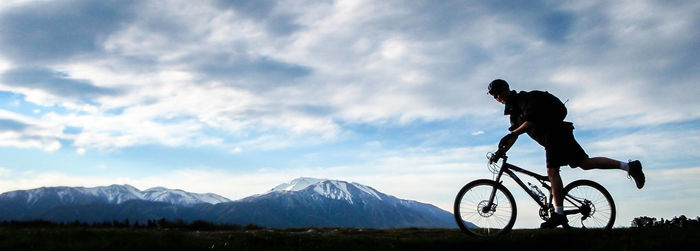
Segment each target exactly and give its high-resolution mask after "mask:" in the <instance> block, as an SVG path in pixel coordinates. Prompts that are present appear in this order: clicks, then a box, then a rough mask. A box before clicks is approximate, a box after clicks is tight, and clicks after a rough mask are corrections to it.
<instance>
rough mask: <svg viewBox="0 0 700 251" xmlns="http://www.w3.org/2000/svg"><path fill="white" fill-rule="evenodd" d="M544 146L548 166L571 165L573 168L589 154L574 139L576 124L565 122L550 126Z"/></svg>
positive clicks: (545, 134) (545, 136)
mask: <svg viewBox="0 0 700 251" xmlns="http://www.w3.org/2000/svg"><path fill="white" fill-rule="evenodd" d="M542 143H543V146H544V150H545V152H546V157H547V167H548V168H550V167H561V166H565V165H569V166H571V167H572V168H574V167H578V166H580V165H581V161H583V160H584V159H587V158H588V154H586V152H585V151H584V150H583V148H582V147H581V145H579V144H578V142H576V139H574V125H573V124H572V123H570V122H564V123H563V124H562V125H561V126H556V127H553V128H550V129H549V130H547V131H546V132H545V133H544V138H543V142H542Z"/></svg>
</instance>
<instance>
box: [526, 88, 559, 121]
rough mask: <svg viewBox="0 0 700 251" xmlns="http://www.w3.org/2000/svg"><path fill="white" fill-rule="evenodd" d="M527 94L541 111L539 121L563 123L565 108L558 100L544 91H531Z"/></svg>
mask: <svg viewBox="0 0 700 251" xmlns="http://www.w3.org/2000/svg"><path fill="white" fill-rule="evenodd" d="M529 94H530V95H531V97H532V99H534V100H536V102H537V103H538V108H539V109H541V113H540V114H541V119H543V120H545V121H550V122H561V121H564V118H566V113H567V111H566V106H564V103H562V102H561V100H559V98H557V97H556V96H554V95H552V94H550V93H549V92H546V91H531V92H529Z"/></svg>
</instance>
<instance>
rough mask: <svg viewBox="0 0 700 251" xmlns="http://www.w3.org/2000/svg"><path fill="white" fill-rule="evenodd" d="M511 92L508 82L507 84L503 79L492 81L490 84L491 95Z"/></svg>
mask: <svg viewBox="0 0 700 251" xmlns="http://www.w3.org/2000/svg"><path fill="white" fill-rule="evenodd" d="M508 90H510V86H508V82H506V81H505V80H503V79H496V80H494V81H491V83H490V84H489V92H488V93H489V94H491V95H494V94H498V93H502V92H504V91H508Z"/></svg>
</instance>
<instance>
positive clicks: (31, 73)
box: [0, 68, 121, 99]
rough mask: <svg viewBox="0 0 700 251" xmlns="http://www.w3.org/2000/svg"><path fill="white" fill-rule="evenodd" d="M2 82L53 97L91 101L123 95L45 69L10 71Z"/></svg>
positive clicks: (12, 86) (1, 76)
mask: <svg viewBox="0 0 700 251" xmlns="http://www.w3.org/2000/svg"><path fill="white" fill-rule="evenodd" d="M0 81H2V83H3V84H4V85H5V86H8V87H10V88H12V89H15V88H17V89H30V90H41V91H44V92H47V93H49V94H50V95H53V96H57V97H65V98H75V99H90V98H95V97H99V96H103V95H117V94H120V93H121V90H118V89H113V88H105V87H99V86H95V85H93V84H92V83H90V82H89V81H86V80H81V79H72V78H69V77H68V76H67V74H65V73H61V72H55V71H52V70H50V69H45V68H15V69H10V70H7V71H5V72H3V73H2V74H1V75H0ZM17 92H21V91H17Z"/></svg>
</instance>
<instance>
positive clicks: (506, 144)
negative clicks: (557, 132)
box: [499, 120, 535, 153]
mask: <svg viewBox="0 0 700 251" xmlns="http://www.w3.org/2000/svg"><path fill="white" fill-rule="evenodd" d="M533 126H535V123H534V122H532V121H529V120H528V121H525V122H523V123H522V124H521V125H520V126H519V127H518V128H515V129H514V130H512V131H510V134H509V135H506V137H503V139H501V141H502V143H501V144H499V145H500V146H499V148H500V149H499V150H503V152H504V153H505V152H507V151H508V149H510V147H511V146H513V144H515V141H516V140H518V136H520V134H523V133H526V132H527V130H529V129H530V128H532V127H533Z"/></svg>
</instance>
